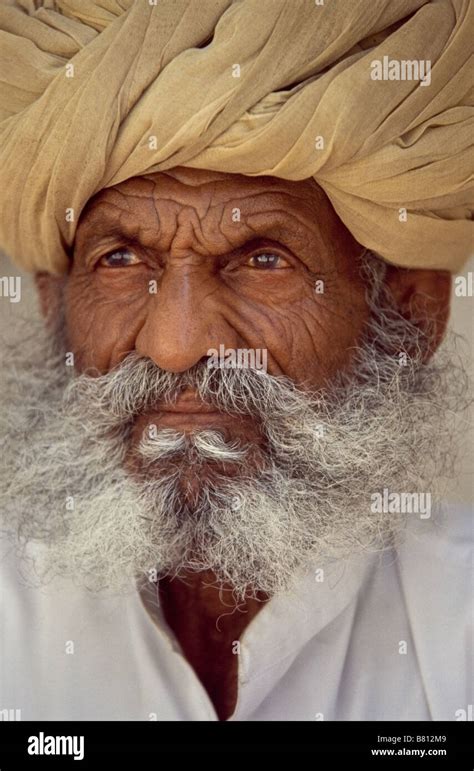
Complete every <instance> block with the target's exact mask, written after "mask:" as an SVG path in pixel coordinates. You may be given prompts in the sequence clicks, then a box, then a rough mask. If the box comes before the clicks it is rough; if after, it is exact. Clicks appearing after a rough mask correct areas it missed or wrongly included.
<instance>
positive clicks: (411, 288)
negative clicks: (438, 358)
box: [385, 265, 452, 361]
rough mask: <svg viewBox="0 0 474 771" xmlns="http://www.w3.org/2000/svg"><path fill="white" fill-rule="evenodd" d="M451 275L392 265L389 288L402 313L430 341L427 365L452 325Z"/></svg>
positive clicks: (426, 357) (388, 281) (388, 270)
mask: <svg viewBox="0 0 474 771" xmlns="http://www.w3.org/2000/svg"><path fill="white" fill-rule="evenodd" d="M451 280H452V277H451V274H450V273H448V272H447V271H444V270H411V269H407V268H399V267H396V266H394V265H389V266H388V269H387V273H386V277H385V284H386V286H387V288H388V290H389V292H390V294H391V296H392V297H393V299H394V302H395V304H396V307H397V310H398V311H399V313H400V314H401V315H402V316H403V317H404V318H405V319H407V320H408V321H410V322H411V323H412V324H414V325H415V326H416V327H418V329H420V330H421V331H422V332H423V334H424V336H425V339H426V353H425V355H424V361H428V360H429V359H430V358H431V356H432V355H433V353H434V352H435V351H436V349H437V348H438V346H439V345H440V343H441V341H442V339H443V337H444V335H445V332H446V327H447V324H448V319H449V312H450V299H451Z"/></svg>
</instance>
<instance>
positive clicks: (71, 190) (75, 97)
mask: <svg viewBox="0 0 474 771" xmlns="http://www.w3.org/2000/svg"><path fill="white" fill-rule="evenodd" d="M473 15H474V9H473V4H472V3H471V2H470V0H431V1H430V0H234V1H232V0H42V1H41V0H1V5H0V137H1V141H0V144H1V149H0V168H1V180H0V210H1V225H0V247H1V248H3V249H4V251H6V252H7V254H9V255H10V257H11V258H12V259H13V260H14V261H16V262H17V263H18V264H19V265H21V266H22V267H23V268H25V269H27V270H46V271H50V272H54V273H61V272H64V271H66V270H67V269H68V265H69V260H70V254H71V246H72V244H73V242H74V235H75V230H76V227H77V223H78V219H79V216H80V214H81V211H82V210H83V208H84V206H85V205H86V203H87V201H88V200H89V199H90V198H91V197H92V196H93V195H94V193H96V192H98V191H99V190H100V189H102V188H104V187H110V186H111V185H116V184H118V183H119V182H122V181H123V180H125V179H128V178H130V177H134V176H140V175H143V174H147V173H151V172H156V171H164V170H166V169H169V168H172V167H174V166H191V167H195V168H204V169H211V170H215V171H222V172H234V173H240V174H246V175H250V176H254V175H273V176H276V177H281V178H284V179H289V180H301V179H306V178H309V177H314V179H315V180H316V182H317V183H318V184H319V185H320V186H321V187H322V188H323V189H324V191H325V192H326V194H327V195H328V197H329V199H330V200H331V202H332V205H333V206H334V208H335V210H336V212H337V213H338V215H339V217H340V218H341V219H342V220H343V222H344V223H345V224H346V226H347V227H348V228H349V230H350V231H351V232H352V233H353V235H354V237H355V238H356V239H357V240H358V241H359V242H360V243H361V244H362V245H363V246H365V247H367V248H369V249H373V250H374V251H376V252H377V253H379V254H380V255H381V256H382V257H384V258H385V259H386V260H388V261H389V262H392V263H394V264H397V265H402V266H406V267H421V268H434V269H442V270H449V271H452V272H456V271H458V270H459V269H460V268H461V266H462V264H463V262H464V260H465V259H466V258H467V256H468V255H469V253H470V251H471V249H472V227H473V224H472V212H473V194H472V191H473V186H472V177H473V175H472V173H471V172H472V166H473V163H472V160H473V150H472V138H473V134H474V132H473V88H472V78H473V69H472V57H470V52H471V44H472V40H473V39H474V26H473ZM393 61H395V64H393ZM374 62H375V64H374ZM377 62H378V63H379V64H377ZM402 62H409V64H408V65H406V66H405V70H403V65H402V64H401V63H402ZM410 62H411V64H410ZM420 62H424V63H425V65H424V67H425V70H424V72H425V75H426V73H427V72H428V71H429V77H425V82H423V81H422V80H420V77H419V76H418V79H416V77H417V76H416V72H417V70H416V69H415V65H416V66H418V63H420ZM397 63H398V64H397ZM414 63H415V64H414ZM421 66H422V65H421V64H420V68H419V71H418V75H420V73H421V72H422V70H421ZM379 67H383V68H385V69H384V70H383V71H382V70H378V73H379V74H378V75H377V68H379ZM397 68H398V69H397ZM410 68H411V70H410ZM381 72H382V74H380V73H381ZM397 72H398V76H397ZM383 73H385V74H383ZM390 73H391V74H390ZM410 73H411V75H410ZM390 77H393V78H394V79H389V78H390ZM397 77H398V79H395V78H397ZM377 78H380V79H377ZM315 216H317V213H315Z"/></svg>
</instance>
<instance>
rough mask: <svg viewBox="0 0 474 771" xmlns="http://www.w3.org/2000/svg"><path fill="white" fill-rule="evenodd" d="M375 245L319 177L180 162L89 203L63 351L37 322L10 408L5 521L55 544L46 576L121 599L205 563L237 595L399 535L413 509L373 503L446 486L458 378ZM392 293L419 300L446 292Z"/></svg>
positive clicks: (64, 294) (0, 468)
mask: <svg viewBox="0 0 474 771" xmlns="http://www.w3.org/2000/svg"><path fill="white" fill-rule="evenodd" d="M360 252H361V248H360V246H359V245H358V244H357V243H356V242H355V241H354V240H353V239H352V237H351V236H350V235H349V234H348V232H347V231H346V229H345V228H344V227H343V225H342V224H341V222H340V221H339V219H338V218H337V217H336V215H335V213H334V211H333V209H332V208H331V206H330V204H329V203H328V201H327V199H326V198H325V196H324V195H323V194H322V193H321V191H320V190H319V188H318V187H316V185H314V184H313V183H312V182H309V181H307V182H298V183H296V182H284V181H281V180H277V179H274V178H256V179H251V178H246V177H241V176H235V175H223V174H215V173H212V172H203V171H192V170H181V169H177V170H174V171H173V172H167V173H165V174H156V175H154V176H153V177H148V178H140V179H133V180H130V181H127V182H125V183H122V184H121V185H119V186H117V187H115V188H111V189H108V190H104V191H102V192H101V193H100V194H99V195H97V196H96V197H95V198H94V199H92V201H91V202H90V203H89V205H88V207H87V208H86V210H85V211H84V212H83V215H82V217H81V220H80V222H79V225H78V231H77V237H76V241H75V245H74V254H73V262H72V265H71V270H70V272H69V275H68V276H67V277H66V279H65V281H64V282H63V283H62V284H59V285H57V286H60V288H61V291H59V292H58V293H57V296H56V297H57V299H60V301H61V303H62V307H61V313H59V314H58V319H59V322H61V323H59V322H58V324H56V326H57V327H58V332H57V335H56V336H55V337H54V340H55V341H56V346H57V345H58V344H59V349H58V348H57V347H56V350H59V353H55V348H54V347H53V349H51V346H50V340H48V338H47V336H46V334H45V330H44V328H41V327H40V328H39V330H38V332H37V333H36V334H34V333H32V331H31V325H30V326H29V327H28V331H27V333H25V335H24V337H23V339H22V344H21V346H20V347H19V348H18V349H15V351H16V353H17V355H16V354H15V353H14V352H12V351H9V356H8V359H7V360H8V365H9V366H8V367H7V370H6V375H7V378H9V381H8V382H9V384H10V385H9V386H8V385H7V387H6V389H5V390H4V393H5V400H6V404H5V406H4V408H3V410H1V411H0V416H2V417H1V420H2V421H3V422H5V421H6V422H7V425H6V426H4V427H3V429H2V431H1V433H2V435H3V436H4V437H5V441H4V452H3V457H2V459H1V462H0V483H2V482H3V483H4V488H5V489H8V488H9V487H11V486H12V485H13V486H14V489H15V490H20V491H21V495H20V499H19V500H18V496H16V497H15V503H14V505H13V504H12V505H9V499H8V497H6V499H5V500H3V501H2V507H1V510H2V512H3V515H4V517H5V518H7V520H8V521H9V526H10V527H11V526H12V524H13V523H15V524H14V525H13V526H14V527H15V528H16V530H17V532H21V534H22V537H23V538H25V539H27V540H28V539H29V540H35V539H38V540H40V541H46V542H47V544H48V546H49V547H50V548H49V550H48V561H47V564H46V568H45V570H46V572H47V573H48V574H51V573H52V574H54V573H58V574H67V575H70V574H71V573H72V574H73V575H74V577H75V580H83V581H85V583H87V584H88V585H90V586H91V587H93V588H96V587H101V588H102V587H108V588H112V589H113V590H116V589H119V588H120V587H121V586H122V585H123V583H124V582H125V583H127V581H128V579H129V578H136V577H137V576H139V575H140V576H143V575H147V574H148V572H149V571H150V570H154V571H155V570H156V572H157V574H158V575H159V576H165V575H170V574H173V575H175V574H177V573H179V572H181V571H184V572H185V571H189V570H192V571H211V572H212V573H213V574H214V575H215V577H216V581H217V582H218V583H219V584H220V585H225V586H228V587H230V588H232V590H233V591H234V593H235V595H236V596H237V597H239V598H243V597H244V596H246V595H247V594H248V593H255V592H260V591H261V592H264V593H266V594H269V595H271V594H273V593H275V592H277V591H279V590H282V589H287V588H289V587H290V585H291V584H292V582H293V580H294V579H295V577H296V575H297V573H298V570H299V569H300V568H305V569H307V567H308V565H309V564H310V563H313V564H316V565H317V566H319V567H320V566H321V564H324V563H325V562H326V561H327V560H328V559H330V558H331V557H336V558H341V557H342V556H345V555H348V554H350V553H352V552H353V551H357V550H360V548H361V546H365V547H369V546H375V547H376V548H380V547H381V546H382V545H383V544H384V543H386V542H391V540H392V538H393V536H394V533H396V530H397V528H398V527H399V526H400V524H401V522H400V515H397V514H396V513H391V514H390V516H387V513H386V512H382V511H379V510H378V509H374V508H373V507H372V505H371V501H372V496H373V495H374V494H379V493H380V491H381V490H384V489H389V490H395V491H397V490H398V491H404V492H409V491H415V492H416V491H420V490H426V489H428V490H430V491H432V490H433V487H432V486H430V485H431V484H432V483H433V481H434V480H435V479H436V478H437V477H439V476H441V474H442V473H443V470H444V468H445V466H446V465H447V464H448V462H449V460H450V458H451V454H450V453H451V447H450V443H449V441H448V439H449V437H450V429H449V428H447V426H446V425H445V424H444V423H443V416H446V420H447V421H448V422H449V420H450V418H449V416H450V414H451V411H452V408H453V403H455V400H453V389H455V388H456V387H457V383H460V382H461V379H460V378H459V377H458V375H457V368H456V366H446V361H444V360H443V358H441V359H440V361H439V363H437V361H434V362H430V361H429V356H428V357H427V356H426V355H425V354H426V343H427V340H426V339H425V338H424V337H423V334H421V328H420V329H419V328H418V327H417V326H416V325H413V324H412V323H411V321H410V320H409V319H405V318H404V317H403V315H400V313H399V304H398V301H397V302H395V299H394V295H393V293H392V292H389V291H388V289H387V286H386V274H387V269H386V266H385V265H384V264H383V263H382V262H381V261H380V260H379V259H377V258H376V257H375V256H373V255H372V256H371V255H367V254H366V255H364V256H361V255H360ZM397 279H398V281H399V288H400V289H401V291H400V292H399V296H400V297H402V299H403V300H404V301H405V302H407V301H408V300H409V301H410V303H411V298H412V296H413V292H411V291H410V287H411V288H413V287H414V286H418V287H420V286H421V287H423V286H424V287H425V288H427V291H425V293H424V296H425V297H428V298H430V297H431V302H432V303H433V304H434V305H435V306H436V309H439V307H442V303H441V302H440V298H442V297H443V292H444V296H446V289H448V291H449V288H448V287H447V286H446V282H445V281H442V282H441V284H440V283H439V281H438V279H437V276H435V275H431V274H430V273H429V272H428V271H425V272H423V271H418V272H416V271H405V272H403V271H400V272H399V273H398V274H397ZM437 281H438V283H437ZM53 285H54V282H53V281H52V280H51V279H48V282H47V283H45V284H44V285H43V286H44V287H48V286H53ZM437 286H438V287H439V286H442V287H444V289H443V291H442V292H439V291H438V292H437V291H435V290H436V287H437ZM44 292H45V289H43V293H44ZM44 296H45V295H44V294H43V299H44ZM407 298H408V299H407ZM411 305H412V306H413V307H415V305H416V304H414V303H411ZM444 307H445V308H447V306H446V304H445V305H444ZM426 315H427V316H430V313H427V314H426ZM445 315H446V313H445ZM63 316H64V318H65V329H63V325H62V318H63ZM441 328H442V325H440V329H441ZM438 337H439V335H438ZM64 346H66V347H65V348H64ZM221 346H222V349H223V350H224V351H231V350H234V351H239V350H242V349H243V350H246V351H252V350H253V351H255V352H257V351H260V352H262V351H265V352H266V363H267V371H260V372H256V371H255V370H254V369H245V368H244V369H238V368H230V369H220V368H212V367H209V359H208V354H209V351H210V350H212V349H214V350H217V351H219V349H220V348H221ZM65 352H73V353H74V361H75V373H74V377H72V379H70V377H69V376H70V375H71V369H72V368H71V367H67V366H65V356H64V353H65ZM411 352H414V355H413V356H411ZM67 358H68V357H66V359H67ZM256 360H257V359H255V361H256ZM260 361H263V359H260ZM38 383H40V384H41V387H40V388H38V387H37V384H38ZM10 415H11V416H14V420H13V421H10V418H9V416H10ZM31 425H34V431H31ZM25 435H27V437H28V440H27V441H26V442H25ZM437 435H438V436H439V437H441V439H440V441H437V438H436V437H437ZM31 458H34V463H32V462H31ZM1 486H2V485H1V484H0V487H1ZM65 502H67V504H66V503H65ZM402 519H403V517H402Z"/></svg>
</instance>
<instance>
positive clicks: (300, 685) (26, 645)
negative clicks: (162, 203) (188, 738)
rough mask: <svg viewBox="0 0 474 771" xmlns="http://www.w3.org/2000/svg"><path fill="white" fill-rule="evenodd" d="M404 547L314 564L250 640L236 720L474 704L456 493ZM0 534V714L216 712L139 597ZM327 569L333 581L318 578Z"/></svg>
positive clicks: (467, 546)
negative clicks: (36, 574) (31, 574)
mask: <svg viewBox="0 0 474 771" xmlns="http://www.w3.org/2000/svg"><path fill="white" fill-rule="evenodd" d="M411 517H413V519H412V520H411V522H410V526H409V529H408V530H407V534H406V537H405V540H404V543H403V544H402V545H401V546H399V547H398V548H397V549H396V550H395V549H393V550H390V551H386V552H384V553H383V554H379V553H372V554H366V555H364V556H358V557H353V558H351V559H350V560H349V561H345V562H339V563H335V564H333V565H332V566H331V567H330V568H326V569H325V570H324V574H321V572H320V568H319V566H314V565H313V566H312V567H311V569H307V570H305V571H304V572H303V573H302V574H301V576H300V577H299V578H298V582H297V585H296V587H295V588H294V589H293V590H292V591H289V592H285V593H281V594H278V595H276V596H274V597H272V599H271V600H269V601H268V602H267V603H266V604H265V606H264V607H263V608H262V610H261V611H260V612H259V613H258V614H257V615H256V616H255V618H254V619H253V620H252V621H251V622H250V624H249V625H248V627H247V628H246V629H245V631H244V633H243V635H242V637H241V640H240V653H238V654H236V655H238V656H239V661H238V679H239V683H238V700H237V705H236V709H235V712H234V713H233V715H232V716H231V717H230V718H229V720H255V721H260V720H457V719H460V718H459V715H460V714H462V713H460V710H465V711H466V712H467V710H468V705H469V704H472V701H473V700H472V691H471V690H470V685H471V682H472V658H471V653H472V633H471V631H470V620H471V618H472V605H471V579H472V562H471V560H472V526H471V516H470V512H469V511H467V510H465V509H462V508H459V507H458V508H455V507H448V509H447V513H445V515H443V517H439V518H437V519H434V518H433V519H425V520H421V519H418V518H417V519H415V515H411ZM18 567H19V566H18V563H17V558H16V557H15V552H14V549H13V547H12V545H11V544H10V543H9V542H8V541H6V540H3V541H1V542H0V621H1V631H0V719H2V718H3V719H4V720H5V719H21V720H179V721H181V720H209V721H213V720H218V717H217V714H216V711H215V709H214V707H213V704H212V702H211V700H210V698H209V696H208V695H207V692H206V690H205V688H204V687H203V686H202V684H201V682H200V680H199V679H198V677H197V676H196V674H195V672H194V670H193V668H192V667H191V665H190V664H189V663H188V662H187V660H186V658H185V657H184V655H183V653H182V650H181V648H180V645H179V643H178V641H177V639H176V637H175V635H174V634H173V632H172V630H171V628H170V627H169V626H168V624H167V623H166V621H165V620H164V617H163V614H162V610H161V608H160V606H159V602H158V599H157V592H156V586H155V585H152V584H150V586H149V587H147V589H146V591H145V592H144V593H143V596H142V595H141V594H140V593H139V592H138V591H136V592H133V591H132V592H130V594H128V595H125V596H117V595H115V596H113V597H111V596H104V595H102V594H93V593H91V592H88V591H86V590H84V589H81V588H79V587H78V586H75V585H74V583H73V582H72V581H70V580H65V579H61V580H59V579H57V580H55V582H54V583H52V584H48V585H46V586H43V587H40V588H31V587H30V586H27V585H26V584H25V582H24V581H23V579H22V578H21V576H20V573H19V570H18ZM322 577H323V579H324V580H321V578H322Z"/></svg>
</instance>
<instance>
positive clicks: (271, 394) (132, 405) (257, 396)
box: [66, 353, 308, 421]
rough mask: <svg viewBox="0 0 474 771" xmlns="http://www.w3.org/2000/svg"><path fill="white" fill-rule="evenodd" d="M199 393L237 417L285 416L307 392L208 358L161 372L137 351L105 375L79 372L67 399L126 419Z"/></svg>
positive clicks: (284, 380) (296, 408)
mask: <svg viewBox="0 0 474 771" xmlns="http://www.w3.org/2000/svg"><path fill="white" fill-rule="evenodd" d="M187 388H191V389H193V390H195V391H196V394H197V395H198V397H199V399H201V401H202V402H203V403H204V404H206V405H209V406H211V407H215V408H216V409H218V410H220V411H223V412H230V413H233V414H236V415H239V414H242V415H255V416H257V417H260V418H264V417H265V415H266V414H268V409H271V410H272V412H273V413H275V412H281V413H282V414H285V415H286V416H289V415H292V414H294V413H295V412H300V411H301V406H302V399H303V400H304V402H305V404H306V403H307V402H308V396H307V395H303V394H302V393H301V392H300V391H299V390H298V389H297V388H296V386H295V384H294V383H292V381H290V380H289V379H288V378H283V377H274V376H271V375H268V374H267V373H264V372H256V371H254V370H252V369H245V368H242V369H229V370H225V369H210V368H208V367H207V366H206V364H205V363H204V362H201V363H198V364H196V365H195V366H194V367H193V368H192V369H189V370H188V371H187V372H183V373H172V372H166V371H165V370H161V369H160V368H159V367H157V366H156V365H155V364H154V362H152V361H151V360H150V359H146V358H142V357H140V356H139V355H138V354H136V353H131V354H129V355H128V356H127V357H126V358H125V359H124V360H123V362H122V363H121V364H120V365H118V366H117V367H115V368H114V369H113V370H111V371H110V372H108V373H107V374H105V375H99V376H97V377H91V376H90V375H84V374H83V375H79V376H78V377H76V378H74V379H73V380H72V381H71V382H70V383H69V385H68V388H67V392H66V401H70V402H71V403H73V402H74V400H75V399H76V397H77V394H78V392H80V393H81V396H82V397H85V398H84V399H83V403H87V401H90V402H91V403H93V404H94V405H95V407H96V408H98V409H99V410H101V411H103V412H104V414H105V412H109V414H110V415H111V416H113V417H115V418H116V419H119V420H122V421H127V419H133V418H134V417H136V416H138V415H140V414H142V413H144V412H147V411H150V410H153V409H157V407H158V406H159V405H163V404H168V405H171V404H173V403H174V402H175V400H176V399H177V397H178V396H179V394H181V393H182V392H183V391H184V390H185V389H187Z"/></svg>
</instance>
